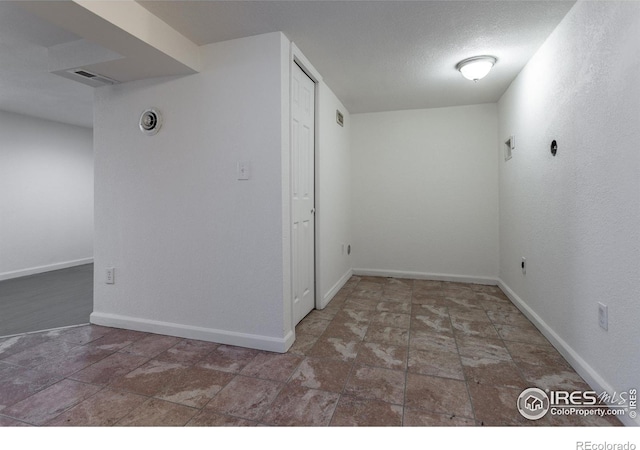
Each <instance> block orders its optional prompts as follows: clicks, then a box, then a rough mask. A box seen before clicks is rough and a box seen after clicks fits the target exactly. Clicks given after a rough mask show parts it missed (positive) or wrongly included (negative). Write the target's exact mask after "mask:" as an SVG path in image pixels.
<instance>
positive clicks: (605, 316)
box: [598, 303, 609, 330]
mask: <svg viewBox="0 0 640 450" xmlns="http://www.w3.org/2000/svg"><path fill="white" fill-rule="evenodd" d="M598 325H600V328H603V329H605V330H609V307H607V305H605V304H604V303H598Z"/></svg>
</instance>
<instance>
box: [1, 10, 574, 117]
mask: <svg viewBox="0 0 640 450" xmlns="http://www.w3.org/2000/svg"><path fill="white" fill-rule="evenodd" d="M15 3H21V2H8V1H0V61H1V64H0V109H3V110H8V111H14V112H19V113H23V114H28V115H33V116H36V117H42V118H48V119H52V120H58V121H61V122H66V123H71V124H76V125H83V126H91V124H92V101H93V90H92V88H90V87H88V86H85V85H82V84H80V83H77V82H74V81H70V80H67V79H65V78H62V77H59V76H57V75H53V74H51V73H49V68H48V59H47V55H48V51H47V48H48V47H51V46H54V45H58V44H64V43H67V42H71V41H74V40H77V39H78V36H76V35H74V34H72V33H69V32H67V31H64V30H62V29H60V28H56V27H55V26H53V25H50V24H48V23H47V22H45V21H43V20H42V19H39V18H37V17H35V16H33V15H31V14H30V13H28V12H26V11H23V10H22V9H21V8H20V7H19V6H16V4H15ZM139 3H140V4H142V5H143V6H144V7H145V8H146V9H147V10H149V11H150V12H152V13H153V14H155V15H157V16H158V17H159V18H160V19H162V20H164V21H165V22H166V23H167V24H169V25H170V26H172V27H173V28H175V29H176V30H177V31H178V32H180V33H181V34H183V35H184V36H186V37H187V38H188V39H190V40H192V41H193V42H195V43H196V44H198V45H204V44H209V43H213V42H220V41H225V40H229V39H234V38H239V37H244V36H252V35H257V34H261V33H267V32H271V31H283V32H284V33H285V34H286V35H287V36H288V37H289V38H290V39H291V40H293V41H294V42H295V43H296V45H297V46H298V47H299V48H300V49H301V50H302V51H303V52H304V53H305V55H306V56H307V57H308V58H309V59H310V60H311V61H312V63H313V64H314V66H315V67H316V69H318V71H319V72H320V73H321V74H322V75H323V77H324V80H325V81H326V83H327V84H328V85H329V86H330V87H331V88H332V89H333V91H334V92H335V93H336V95H337V96H338V97H339V98H340V99H341V100H342V101H343V102H344V104H345V106H346V107H347V109H348V110H349V111H350V112H352V113H359V112H374V111H385V110H399V109H414V108H432V107H442V106H455V105H464V104H476V103H486V102H495V101H497V100H498V99H499V98H500V96H501V95H502V93H503V92H504V91H505V90H506V89H507V87H508V86H509V84H510V83H511V81H512V80H513V79H514V78H515V76H516V75H517V74H518V73H519V71H520V70H521V69H522V67H523V66H524V65H525V64H526V62H527V61H528V60H529V59H530V58H531V56H532V55H533V53H534V52H535V51H536V50H537V49H538V48H539V46H540V45H541V44H542V42H544V40H545V39H546V38H547V36H548V35H549V34H550V33H551V32H552V31H553V29H554V28H555V27H556V25H557V24H558V23H559V22H560V20H562V18H563V17H564V15H565V14H566V13H567V12H568V10H569V9H570V8H571V6H572V5H573V3H574V1H560V0H552V1H489V2H485V1H458V0H450V1H424V0H423V1H400V0H388V1H364V0H352V1H311V0H296V1H270V0H261V1H186V0H185V1H170V0H162V1H139ZM478 54H491V55H494V56H496V57H497V58H498V63H497V64H496V67H495V68H494V70H493V71H492V72H491V73H490V74H489V76H487V78H485V79H483V80H481V81H480V82H478V83H475V84H474V83H472V82H470V81H468V80H465V79H464V78H462V76H461V75H460V74H459V73H458V72H457V71H456V70H455V64H456V63H457V62H458V61H460V60H461V59H464V58H467V57H469V56H474V55H478Z"/></svg>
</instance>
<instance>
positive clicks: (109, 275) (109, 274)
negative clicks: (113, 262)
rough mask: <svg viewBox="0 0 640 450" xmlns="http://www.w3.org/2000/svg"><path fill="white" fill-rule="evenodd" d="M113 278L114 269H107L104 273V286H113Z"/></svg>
mask: <svg viewBox="0 0 640 450" xmlns="http://www.w3.org/2000/svg"><path fill="white" fill-rule="evenodd" d="M115 277H116V269H114V268H113V267H109V268H108V269H107V271H106V274H105V279H104V282H105V283H106V284H115V282H116V278H115Z"/></svg>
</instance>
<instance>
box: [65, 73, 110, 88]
mask: <svg viewBox="0 0 640 450" xmlns="http://www.w3.org/2000/svg"><path fill="white" fill-rule="evenodd" d="M66 73H67V74H68V75H67V78H71V79H72V80H76V81H79V82H80V83H84V84H86V85H89V86H92V87H99V86H110V85H112V84H118V83H119V81H116V80H114V79H111V78H109V77H105V76H104V75H100V74H98V73H92V72H89V71H88V70H83V69H72V70H67V71H66ZM69 75H70V76H69Z"/></svg>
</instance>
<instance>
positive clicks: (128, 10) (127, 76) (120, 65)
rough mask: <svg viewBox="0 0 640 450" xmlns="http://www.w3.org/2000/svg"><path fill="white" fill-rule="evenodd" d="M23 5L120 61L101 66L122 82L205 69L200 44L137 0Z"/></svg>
mask: <svg viewBox="0 0 640 450" xmlns="http://www.w3.org/2000/svg"><path fill="white" fill-rule="evenodd" d="M21 5H22V6H24V7H25V8H26V9H28V10H30V11H31V12H33V13H35V14H37V15H38V16H40V17H42V18H43V19H45V20H47V21H49V22H51V23H53V24H55V25H57V26H59V27H61V28H64V29H66V30H68V31H71V32H72V33H74V34H77V35H78V36H80V37H82V38H85V39H87V40H89V41H91V42H94V43H96V44H98V45H100V46H102V47H104V48H106V49H109V50H111V51H114V52H116V53H119V54H120V55H122V58H121V59H116V60H112V61H105V62H104V63H101V64H99V69H100V74H101V75H105V76H107V77H109V78H112V79H115V80H118V81H120V82H126V81H134V80H139V79H143V78H152V77H158V76H175V75H189V74H193V73H196V72H199V71H200V68H201V66H200V50H199V48H198V46H197V45H196V44H194V43H193V42H191V41H190V40H188V39H187V38H185V37H184V36H183V35H181V34H180V33H178V32H177V31H176V30H174V29H173V28H171V27H170V26H169V25H167V24H166V23H165V22H163V21H162V20H161V19H159V18H158V17H156V16H155V15H153V14H152V13H150V12H149V11H147V10H146V9H145V8H144V7H142V6H141V5H139V4H138V3H136V2H135V1H133V0H126V1H117V2H114V1H87V0H73V1H29V2H22V3H21Z"/></svg>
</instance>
